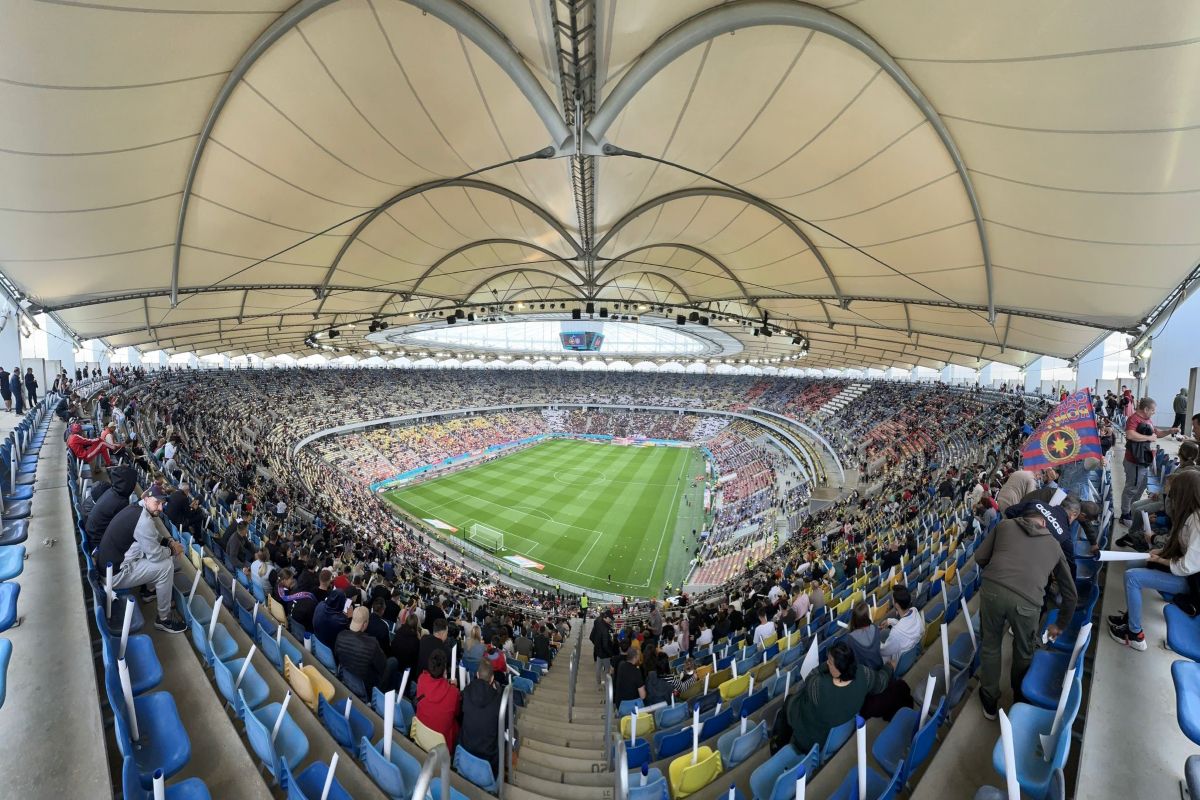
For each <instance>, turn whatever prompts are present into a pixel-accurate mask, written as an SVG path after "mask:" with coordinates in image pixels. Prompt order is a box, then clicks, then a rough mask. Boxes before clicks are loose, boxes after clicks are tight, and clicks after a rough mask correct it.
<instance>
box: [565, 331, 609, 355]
mask: <svg viewBox="0 0 1200 800" xmlns="http://www.w3.org/2000/svg"><path fill="white" fill-rule="evenodd" d="M559 338H560V339H561V340H562V346H563V349H564V350H576V351H581V352H591V353H597V352H599V351H600V345H602V344H604V334H602V333H596V332H594V331H577V332H571V331H563V332H562V333H560V334H559Z"/></svg>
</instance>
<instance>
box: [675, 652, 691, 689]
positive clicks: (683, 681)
mask: <svg viewBox="0 0 1200 800" xmlns="http://www.w3.org/2000/svg"><path fill="white" fill-rule="evenodd" d="M695 682H696V662H695V661H693V660H692V659H691V657H690V656H689V657H688V658H687V660H685V661H684V662H683V668H682V669H680V670H679V677H677V678H676V679H675V683H676V685H677V686H678V687H679V691H681V692H682V691H683V690H685V689H687V688H688V687H689V686H691V685H692V684H693V683H695Z"/></svg>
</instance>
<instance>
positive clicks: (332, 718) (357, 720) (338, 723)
mask: <svg viewBox="0 0 1200 800" xmlns="http://www.w3.org/2000/svg"><path fill="white" fill-rule="evenodd" d="M346 702H347V703H350V717H349V719H347V718H346V716H345V710H344V709H340V710H339V709H336V708H334V707H333V706H332V705H330V704H329V701H327V700H326V699H325V695H323V694H320V695H317V716H319V717H320V718H321V724H322V725H324V726H325V729H326V730H327V731H329V735H330V736H332V737H333V740H334V741H335V742H337V743H338V744H340V745H341V746H342V747H344V748H346V749H347V750H350V751H353V750H354V743H355V742H357V741H358V740H359V739H361V738H363V737H364V736H367V737H369V736H370V735H371V734H372V733H374V732H375V726H374V724H372V722H371V720H370V719H368V718H367V715H366V714H364V713H362V712H361V711H359V710H358V709H357V708H355V707H354V702H353V701H352V700H350V699H349V698H347V699H346Z"/></svg>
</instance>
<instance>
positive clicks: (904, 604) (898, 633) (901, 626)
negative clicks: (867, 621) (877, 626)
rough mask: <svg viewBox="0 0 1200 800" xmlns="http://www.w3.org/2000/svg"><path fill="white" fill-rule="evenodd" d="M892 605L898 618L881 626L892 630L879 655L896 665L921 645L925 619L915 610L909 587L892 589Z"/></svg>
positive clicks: (886, 621) (886, 620) (885, 621)
mask: <svg viewBox="0 0 1200 800" xmlns="http://www.w3.org/2000/svg"><path fill="white" fill-rule="evenodd" d="M892 605H893V606H894V607H895V609H896V611H897V612H898V613H899V617H898V618H892V619H885V620H884V621H883V622H882V623H881V624H882V625H883V626H884V627H886V628H890V629H891V632H890V633H889V634H888V637H887V641H885V642H883V643H882V644H881V645H880V646H879V655H880V657H881V658H882V659H883V660H884V661H890V662H892V663H893V664H895V663H896V662H897V661H899V660H900V656H902V655H904V654H905V653H907V652H908V651H909V650H911V649H912V648H914V647H917V646H918V645H920V644H921V637H922V636H923V635H924V633H925V618H924V617H922V616H921V612H920V611H919V610H918V609H915V608H913V605H912V593H911V592H910V591H909V590H908V587H907V586H897V587H896V588H894V589H892Z"/></svg>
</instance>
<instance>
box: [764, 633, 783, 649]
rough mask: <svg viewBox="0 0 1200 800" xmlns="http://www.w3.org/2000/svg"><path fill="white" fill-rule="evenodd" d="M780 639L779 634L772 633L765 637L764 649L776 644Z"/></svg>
mask: <svg viewBox="0 0 1200 800" xmlns="http://www.w3.org/2000/svg"><path fill="white" fill-rule="evenodd" d="M778 641H779V636H778V635H776V634H772V635H770V636H768V637H767V638H765V639H763V643H762V649H763V650H766V649H767V648H768V647H770V646H771V645H773V644H775V643H776V642H778Z"/></svg>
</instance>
